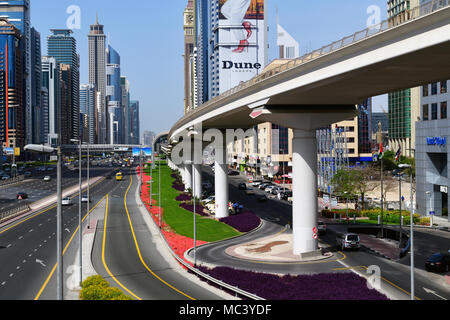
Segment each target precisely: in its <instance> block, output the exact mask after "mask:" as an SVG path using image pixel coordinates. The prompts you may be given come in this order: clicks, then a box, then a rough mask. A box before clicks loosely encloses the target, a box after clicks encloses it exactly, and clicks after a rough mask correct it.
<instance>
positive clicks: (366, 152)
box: [358, 98, 372, 161]
mask: <svg viewBox="0 0 450 320" xmlns="http://www.w3.org/2000/svg"><path fill="white" fill-rule="evenodd" d="M358 112H359V114H358V153H359V156H360V161H370V160H369V158H372V157H371V155H372V98H369V99H366V100H364V101H363V103H361V104H359V105H358Z"/></svg>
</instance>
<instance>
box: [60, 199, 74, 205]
mask: <svg viewBox="0 0 450 320" xmlns="http://www.w3.org/2000/svg"><path fill="white" fill-rule="evenodd" d="M61 205H63V206H70V205H72V200H71V199H70V198H64V199H62V201H61Z"/></svg>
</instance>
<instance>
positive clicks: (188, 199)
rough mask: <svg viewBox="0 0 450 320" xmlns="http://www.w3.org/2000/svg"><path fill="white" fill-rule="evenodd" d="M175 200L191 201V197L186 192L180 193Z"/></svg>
mask: <svg viewBox="0 0 450 320" xmlns="http://www.w3.org/2000/svg"><path fill="white" fill-rule="evenodd" d="M175 200H177V201H180V202H185V201H191V200H192V197H191V196H190V195H188V194H186V193H182V194H180V195H179V196H178V197H176V199H175Z"/></svg>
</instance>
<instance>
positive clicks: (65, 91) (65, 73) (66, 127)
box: [60, 63, 80, 144]
mask: <svg viewBox="0 0 450 320" xmlns="http://www.w3.org/2000/svg"><path fill="white" fill-rule="evenodd" d="M60 69H61V73H60V77H61V78H60V80H61V143H62V144H70V140H71V139H78V138H79V137H80V130H78V131H77V135H76V136H74V135H73V133H72V132H73V131H72V123H74V122H77V123H78V124H79V122H80V113H79V112H78V114H77V115H76V117H77V119H74V115H73V113H72V112H71V106H72V90H71V88H72V68H71V67H70V65H68V64H64V63H61V64H60ZM78 91H79V90H78Z"/></svg>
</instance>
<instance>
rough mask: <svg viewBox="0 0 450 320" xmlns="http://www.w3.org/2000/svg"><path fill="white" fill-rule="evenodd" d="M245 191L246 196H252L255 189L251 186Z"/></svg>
mask: <svg viewBox="0 0 450 320" xmlns="http://www.w3.org/2000/svg"><path fill="white" fill-rule="evenodd" d="M245 193H246V194H247V195H248V196H253V195H255V190H254V189H253V187H247V190H246V191H245Z"/></svg>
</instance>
